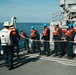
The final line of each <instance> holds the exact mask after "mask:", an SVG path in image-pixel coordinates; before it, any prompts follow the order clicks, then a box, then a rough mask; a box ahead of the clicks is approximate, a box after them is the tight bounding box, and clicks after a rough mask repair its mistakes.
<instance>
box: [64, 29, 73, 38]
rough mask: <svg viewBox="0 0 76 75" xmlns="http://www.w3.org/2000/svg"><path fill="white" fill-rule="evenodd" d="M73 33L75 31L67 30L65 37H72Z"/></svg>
mask: <svg viewBox="0 0 76 75" xmlns="http://www.w3.org/2000/svg"><path fill="white" fill-rule="evenodd" d="M72 32H73V29H70V30H67V32H66V33H65V35H66V36H68V37H72Z"/></svg>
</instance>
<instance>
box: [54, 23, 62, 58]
mask: <svg viewBox="0 0 76 75" xmlns="http://www.w3.org/2000/svg"><path fill="white" fill-rule="evenodd" d="M61 37H62V29H61V28H60V27H59V24H58V23H57V24H56V25H55V28H54V32H53V40H54V52H55V55H54V57H55V56H58V55H59V58H61V57H63V51H62V48H61V42H59V41H61Z"/></svg>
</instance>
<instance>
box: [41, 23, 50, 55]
mask: <svg viewBox="0 0 76 75" xmlns="http://www.w3.org/2000/svg"><path fill="white" fill-rule="evenodd" d="M42 39H43V40H44V51H43V54H44V55H46V56H50V43H49V42H50V29H49V28H48V27H47V24H46V23H44V31H43V34H42Z"/></svg>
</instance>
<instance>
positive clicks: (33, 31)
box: [31, 29, 37, 37]
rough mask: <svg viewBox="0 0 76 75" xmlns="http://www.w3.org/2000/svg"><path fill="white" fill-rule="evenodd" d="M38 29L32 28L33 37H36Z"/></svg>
mask: <svg viewBox="0 0 76 75" xmlns="http://www.w3.org/2000/svg"><path fill="white" fill-rule="evenodd" d="M36 31H37V30H35V29H34V30H32V33H31V37H36V36H37V35H36V34H35V32H36Z"/></svg>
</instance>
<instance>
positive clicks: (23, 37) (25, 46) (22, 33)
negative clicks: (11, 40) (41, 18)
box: [20, 29, 30, 53]
mask: <svg viewBox="0 0 76 75" xmlns="http://www.w3.org/2000/svg"><path fill="white" fill-rule="evenodd" d="M20 36H21V38H22V39H23V40H24V48H25V50H26V49H27V50H28V51H27V53H30V49H29V39H28V36H27V34H26V33H25V31H24V30H22V29H20Z"/></svg>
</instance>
